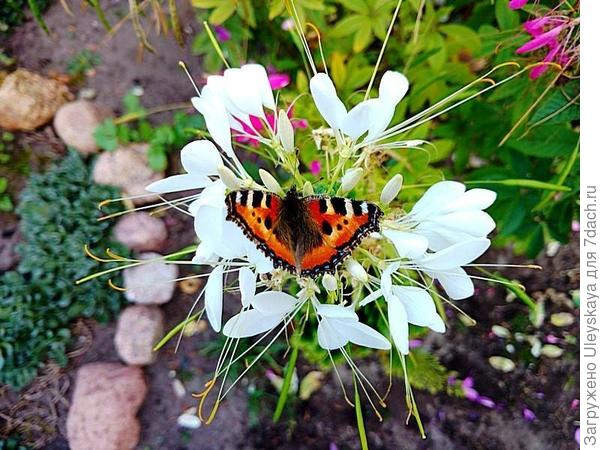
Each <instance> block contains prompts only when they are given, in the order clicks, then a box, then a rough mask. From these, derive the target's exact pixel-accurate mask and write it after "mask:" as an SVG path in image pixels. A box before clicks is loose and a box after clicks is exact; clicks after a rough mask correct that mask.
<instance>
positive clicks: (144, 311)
mask: <svg viewBox="0 0 600 450" xmlns="http://www.w3.org/2000/svg"><path fill="white" fill-rule="evenodd" d="M163 324H164V318H163V312H162V311H161V309H160V308H159V307H157V306H144V305H134V306H129V307H128V308H125V309H124V310H123V311H122V312H121V315H120V316H119V321H118V322H117V331H116V333H115V347H116V348H117V353H118V354H119V356H120V357H121V359H122V360H123V361H124V362H125V363H127V364H129V365H138V366H145V365H147V364H151V363H153V362H154V360H155V359H156V352H155V351H153V350H152V349H153V347H154V345H155V344H156V343H157V342H158V340H159V339H160V338H161V337H162V335H163V333H164V325H163Z"/></svg>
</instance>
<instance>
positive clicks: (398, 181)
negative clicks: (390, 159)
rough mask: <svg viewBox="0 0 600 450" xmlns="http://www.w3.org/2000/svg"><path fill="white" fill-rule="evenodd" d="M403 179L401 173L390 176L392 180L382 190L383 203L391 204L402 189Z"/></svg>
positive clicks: (381, 198)
mask: <svg viewBox="0 0 600 450" xmlns="http://www.w3.org/2000/svg"><path fill="white" fill-rule="evenodd" d="M402 181H403V178H402V175H400V174H399V173H398V174H396V175H394V176H393V177H392V178H390V181H388V182H387V184H386V185H385V186H384V187H383V190H382V191H381V197H379V199H380V200H381V203H382V204H384V205H389V204H390V203H391V202H392V201H393V200H394V199H395V198H396V197H397V196H398V193H399V192H400V189H402Z"/></svg>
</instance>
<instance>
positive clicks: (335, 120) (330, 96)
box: [310, 73, 346, 129]
mask: <svg viewBox="0 0 600 450" xmlns="http://www.w3.org/2000/svg"><path fill="white" fill-rule="evenodd" d="M310 93H311V94H312V97H313V100H314V102H315V105H317V109H318V110H319V112H320V113H321V115H322V116H323V118H324V119H325V121H326V122H327V123H328V124H329V126H330V127H331V128H334V129H340V128H341V127H342V122H343V120H344V117H345V116H346V107H345V106H344V104H343V103H342V101H341V100H340V99H339V98H338V96H337V92H336V90H335V86H334V85H333V81H331V78H329V76H327V75H326V74H324V73H318V74H316V75H315V76H314V77H312V78H311V79H310Z"/></svg>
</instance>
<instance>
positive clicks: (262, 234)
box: [225, 191, 295, 272]
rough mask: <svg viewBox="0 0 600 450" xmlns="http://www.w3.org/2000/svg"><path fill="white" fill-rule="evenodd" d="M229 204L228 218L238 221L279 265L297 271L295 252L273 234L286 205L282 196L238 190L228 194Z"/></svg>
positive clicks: (250, 237) (249, 235)
mask: <svg viewBox="0 0 600 450" xmlns="http://www.w3.org/2000/svg"><path fill="white" fill-rule="evenodd" d="M225 203H226V204H227V220H230V221H232V222H234V223H236V224H237V225H238V226H239V227H240V228H241V229H242V231H243V232H244V234H245V235H246V236H247V237H248V238H249V239H250V240H251V241H253V242H254V243H255V244H256V246H257V247H258V248H259V249H260V250H261V251H262V252H263V253H264V254H265V255H267V256H268V257H269V258H271V260H272V261H273V265H274V266H275V267H281V268H283V269H285V270H288V271H290V272H294V271H295V263H294V255H293V253H292V251H291V250H290V249H289V248H288V247H287V246H285V245H284V244H282V243H281V242H280V241H279V240H278V239H277V238H276V236H275V235H274V234H273V226H274V224H275V221H276V220H277V219H278V217H279V212H280V210H281V205H282V201H281V198H280V197H278V196H277V195H274V194H271V193H267V192H262V191H234V192H231V193H229V194H228V195H227V198H226V201H225Z"/></svg>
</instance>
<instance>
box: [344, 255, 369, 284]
mask: <svg viewBox="0 0 600 450" xmlns="http://www.w3.org/2000/svg"><path fill="white" fill-rule="evenodd" d="M346 269H348V272H350V275H352V277H353V278H355V279H356V280H358V281H360V282H361V283H365V284H366V283H367V282H368V281H369V274H367V271H366V270H365V268H364V267H363V266H361V265H360V263H359V262H358V261H356V260H355V259H354V258H348V259H346Z"/></svg>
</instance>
